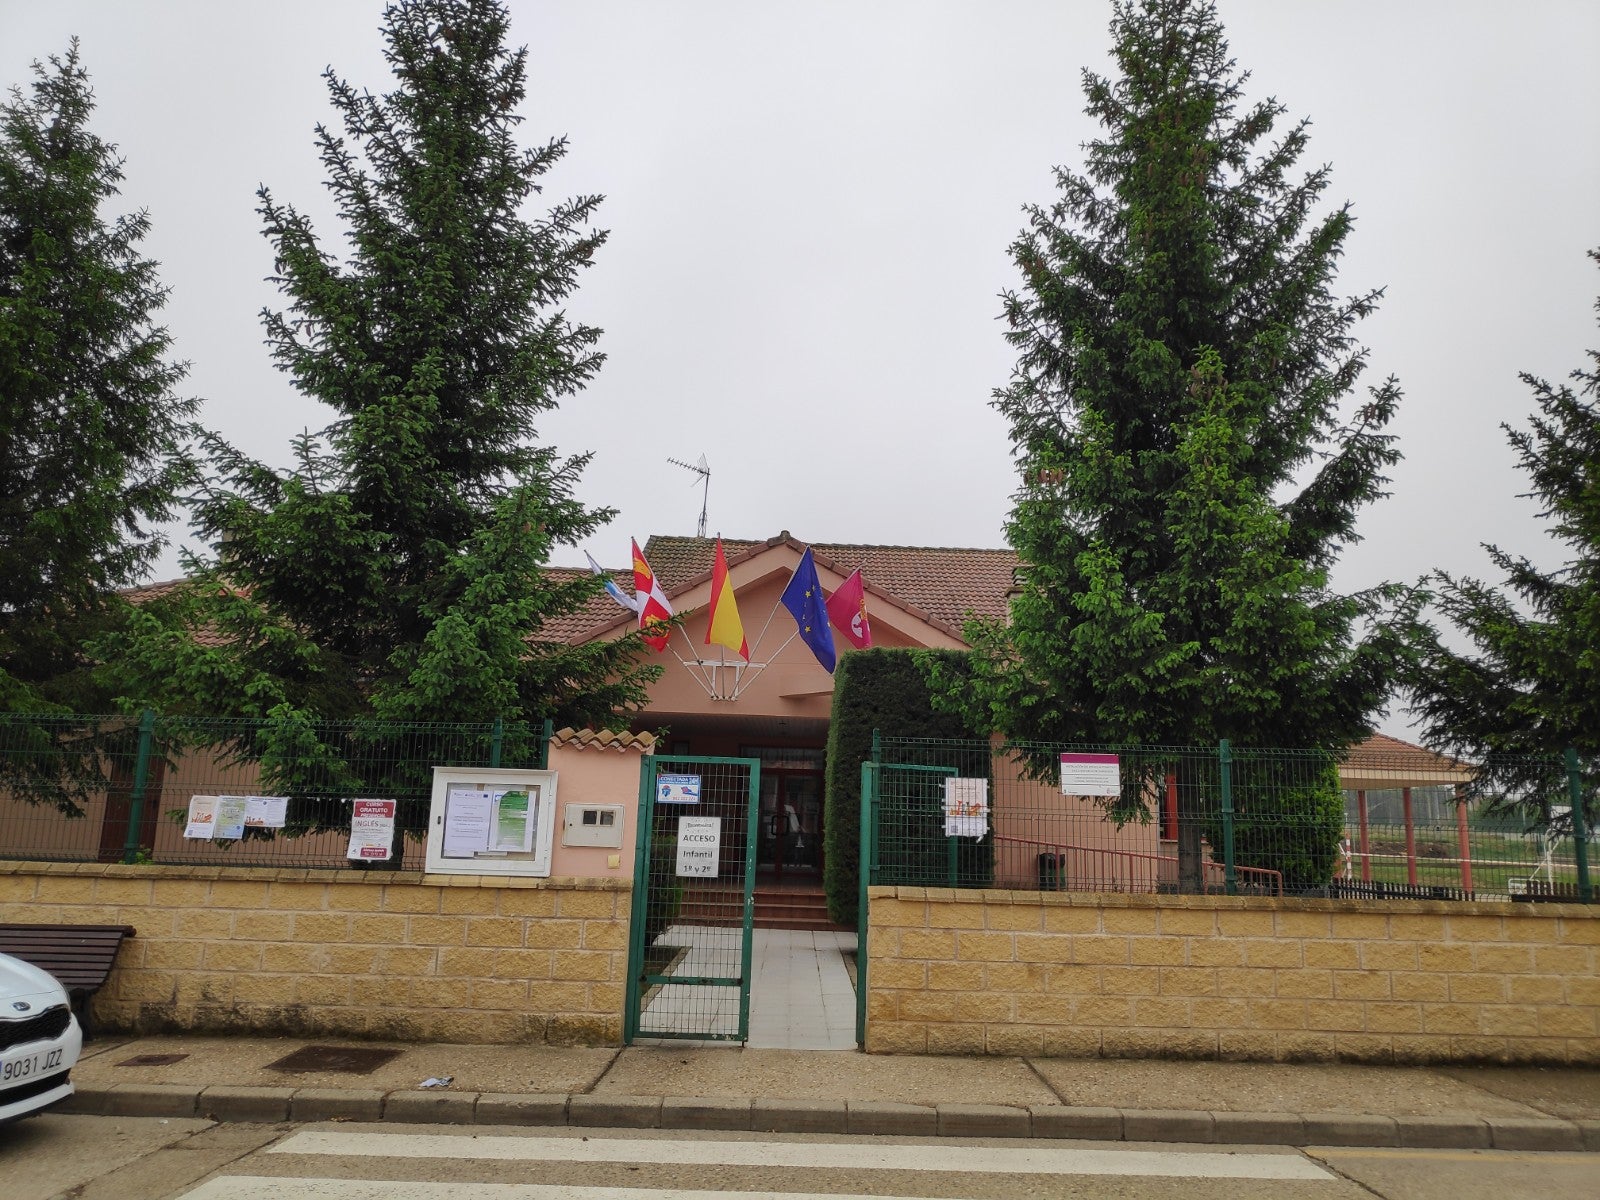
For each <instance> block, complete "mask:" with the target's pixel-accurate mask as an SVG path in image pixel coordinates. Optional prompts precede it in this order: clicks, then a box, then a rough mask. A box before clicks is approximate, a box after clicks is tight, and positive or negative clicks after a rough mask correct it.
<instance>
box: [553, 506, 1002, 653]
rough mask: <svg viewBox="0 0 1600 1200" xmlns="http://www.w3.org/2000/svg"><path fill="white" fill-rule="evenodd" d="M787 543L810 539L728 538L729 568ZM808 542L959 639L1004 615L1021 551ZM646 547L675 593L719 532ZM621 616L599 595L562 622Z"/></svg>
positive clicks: (826, 560)
mask: <svg viewBox="0 0 1600 1200" xmlns="http://www.w3.org/2000/svg"><path fill="white" fill-rule="evenodd" d="M782 545H789V546H792V547H794V548H795V549H796V550H797V551H803V550H805V548H806V547H807V545H808V543H805V542H801V541H799V540H797V539H796V538H794V537H793V536H792V535H791V534H790V533H789V531H788V530H784V531H783V532H782V533H780V534H778V535H777V536H776V537H772V538H767V539H765V540H763V541H752V540H746V539H742V538H726V537H725V538H723V539H722V550H723V554H724V555H726V557H727V560H728V566H729V568H730V569H731V568H733V567H736V566H737V565H738V564H739V563H741V562H744V561H746V560H748V559H751V558H754V557H755V556H757V555H759V554H762V553H764V552H766V551H768V550H771V549H773V548H775V547H778V546H782ZM809 545H810V548H811V551H812V553H813V554H814V555H815V557H816V560H817V563H818V565H820V566H822V567H824V568H827V569H831V570H833V571H835V572H837V573H838V574H840V575H848V574H850V572H851V571H854V570H856V569H858V568H859V569H860V571H861V576H862V579H863V580H864V581H865V582H866V585H867V588H868V590H869V592H870V593H871V594H873V595H874V596H875V597H876V598H877V599H878V600H879V601H887V602H888V603H890V604H892V605H893V606H894V607H897V608H901V609H904V610H906V611H908V612H910V613H911V614H913V615H914V616H917V617H919V618H921V619H923V620H926V621H929V622H930V623H931V624H934V625H937V626H939V627H941V628H943V629H944V630H945V631H946V632H948V633H950V634H951V635H952V636H954V637H957V638H959V637H961V631H962V626H963V624H964V623H965V622H966V620H967V618H968V617H974V616H975V617H984V618H996V619H998V618H1001V617H1004V616H1005V614H1006V593H1007V592H1008V591H1009V590H1010V588H1011V579H1012V571H1013V570H1014V569H1015V567H1016V565H1017V555H1016V552H1015V551H1012V550H980V549H966V548H957V547H926V546H867V545H853V544H842V543H823V542H812V543H809ZM644 554H645V558H647V559H648V560H649V561H650V567H651V569H652V570H654V571H655V573H656V578H657V579H659V580H660V581H661V586H662V589H663V590H664V591H665V592H666V593H667V596H668V597H669V598H671V597H673V596H675V595H676V594H678V593H680V592H683V591H687V590H689V589H690V588H692V587H695V586H697V585H698V584H700V583H701V582H703V581H704V580H706V579H708V578H709V577H710V574H711V566H712V562H713V560H714V558H715V555H716V539H715V538H701V537H663V536H655V537H652V538H651V539H650V540H649V541H648V542H646V543H645V549H644ZM611 575H612V578H614V579H615V580H616V581H617V583H618V584H620V585H621V587H622V589H623V590H624V591H626V592H631V591H632V590H633V571H632V568H631V567H630V568H627V569H625V570H620V571H613V572H611ZM619 619H626V614H624V613H622V612H621V610H619V609H618V608H617V606H616V603H615V602H614V601H612V600H610V599H608V598H606V597H605V596H600V597H598V598H597V599H596V601H595V602H593V603H592V604H591V605H590V606H589V608H588V609H586V610H585V611H584V612H583V613H581V614H575V615H574V617H573V618H571V619H568V620H564V621H563V622H562V623H561V624H562V628H563V629H570V630H571V634H570V636H571V637H573V638H574V639H577V638H580V637H583V636H591V635H593V634H594V633H596V632H598V631H599V630H601V629H603V628H607V627H609V626H611V625H614V624H616V623H617V621H618V620H619ZM546 628H547V631H548V632H549V633H550V634H551V636H559V635H558V634H557V632H556V627H555V625H554V624H552V625H550V626H547V627H546Z"/></svg>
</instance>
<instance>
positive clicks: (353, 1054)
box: [267, 1046, 404, 1075]
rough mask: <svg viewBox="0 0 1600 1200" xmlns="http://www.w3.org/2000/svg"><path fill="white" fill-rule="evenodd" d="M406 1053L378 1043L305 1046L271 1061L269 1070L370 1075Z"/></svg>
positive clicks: (295, 1072)
mask: <svg viewBox="0 0 1600 1200" xmlns="http://www.w3.org/2000/svg"><path fill="white" fill-rule="evenodd" d="M403 1053H404V1051H402V1050H385V1049H383V1048H381V1047H378V1046H301V1047H300V1049H298V1050H296V1051H295V1052H294V1053H293V1054H286V1055H284V1056H283V1057H282V1058H280V1059H278V1061H277V1062H270V1063H268V1064H267V1070H269V1071H285V1072H289V1073H291V1074H310V1073H312V1072H316V1071H329V1072H336V1073H338V1074H341V1075H370V1074H372V1072H374V1071H376V1070H377V1069H378V1068H379V1067H381V1066H383V1065H384V1063H387V1062H392V1061H393V1060H394V1059H397V1058H399V1057H400V1055H401V1054H403Z"/></svg>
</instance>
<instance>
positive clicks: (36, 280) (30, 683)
mask: <svg viewBox="0 0 1600 1200" xmlns="http://www.w3.org/2000/svg"><path fill="white" fill-rule="evenodd" d="M93 111H94V93H93V91H92V90H91V88H90V85H89V77H88V74H87V73H86V72H85V70H84V68H83V65H82V63H81V61H80V60H79V57H78V47H77V43H76V42H74V43H73V44H72V46H71V48H70V49H69V50H68V51H67V53H66V55H65V56H64V57H52V58H51V59H50V61H49V64H48V65H44V64H40V63H35V64H34V80H33V84H32V87H31V89H30V90H29V91H27V92H24V91H23V90H22V89H21V88H13V89H12V90H11V93H10V99H9V100H8V101H6V102H5V103H3V104H0V712H13V713H18V712H20V713H50V712H56V713H82V712H99V711H102V709H103V708H104V707H105V706H106V705H108V704H109V697H108V696H107V695H106V694H105V693H104V692H102V691H101V690H100V689H99V688H98V687H97V685H96V684H95V682H94V680H93V679H92V677H91V674H90V671H89V669H88V668H89V663H88V660H87V658H86V657H85V655H84V643H85V641H86V640H87V639H89V638H91V637H93V636H95V635H97V634H99V633H103V632H104V631H105V630H106V629H108V628H110V627H113V626H114V625H115V624H116V623H117V622H118V621H119V619H120V617H121V615H122V614H123V613H124V612H125V610H126V606H125V605H124V603H123V602H122V601H121V600H120V599H119V598H118V596H117V595H116V592H117V590H118V589H120V588H125V587H127V586H128V585H130V584H133V583H136V582H138V581H139V580H140V579H142V578H143V577H144V575H145V574H146V572H147V571H148V569H149V567H150V565H151V563H152V561H153V560H154V559H155V557H156V556H157V555H158V554H159V553H160V551H161V548H162V546H163V544H164V541H163V538H162V536H161V534H160V532H159V529H158V527H159V525H160V524H161V523H162V522H164V521H167V520H169V519H171V518H172V517H173V516H174V515H175V510H176V507H177V502H178V492H179V490H180V489H181V487H182V486H183V481H184V478H185V469H186V461H187V460H186V459H185V457H184V455H183V453H182V449H181V442H182V438H183V433H184V429H185V425H186V421H187V418H188V417H189V416H190V414H191V413H192V411H193V409H194V402H193V401H191V400H187V399H181V398H179V397H177V396H175V395H174V394H173V389H174V388H175V387H176V386H177V385H178V383H179V381H180V380H182V378H183V376H184V374H185V367H184V366H183V365H182V364H179V363H175V362H172V361H170V360H169V359H168V357H167V354H168V350H169V349H170V344H171V339H170V338H169V337H168V335H167V331H166V330H165V329H164V328H162V327H160V326H159V325H157V324H155V318H156V314H157V313H158V312H159V311H160V309H161V307H162V305H163V304H164V303H165V300H166V295H167V293H166V290H165V289H164V288H163V287H162V286H161V284H160V282H159V281H158V279H157V276H156V264H155V263H154V262H152V261H151V260H149V259H147V258H144V257H143V256H142V255H141V254H140V252H139V243H140V242H141V241H142V240H143V238H144V237H145V235H146V234H147V233H148V232H149V230H150V219H149V217H148V215H147V214H146V213H144V212H136V213H132V214H129V215H124V216H112V215H110V214H108V213H107V212H106V211H105V209H106V208H107V206H108V205H109V204H110V203H111V202H113V201H114V200H115V198H116V197H117V196H118V194H119V188H118V185H119V184H120V183H121V181H122V178H123V175H122V159H121V158H120V157H119V156H118V154H117V150H116V147H115V146H112V145H110V144H109V143H107V142H105V141H104V140H102V139H101V138H100V137H99V136H97V135H96V134H95V133H94V132H93V131H92V130H91V129H90V127H89V118H90V116H91V114H92V113H93Z"/></svg>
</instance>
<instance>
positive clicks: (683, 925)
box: [623, 755, 761, 1044]
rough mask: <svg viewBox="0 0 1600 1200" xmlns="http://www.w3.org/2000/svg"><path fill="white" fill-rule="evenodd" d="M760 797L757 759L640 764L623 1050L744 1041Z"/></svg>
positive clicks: (665, 758) (655, 759)
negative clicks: (661, 1042)
mask: <svg viewBox="0 0 1600 1200" xmlns="http://www.w3.org/2000/svg"><path fill="white" fill-rule="evenodd" d="M760 795H761V764H760V762H759V761H758V760H756V759H753V758H691V757H686V756H682V755H647V756H646V757H645V759H644V762H643V765H642V767H641V769H640V772H639V829H638V840H637V844H636V847H635V852H634V871H633V923H632V929H631V935H630V940H629V944H628V995H627V1012H626V1019H625V1023H624V1026H623V1039H624V1041H626V1042H627V1043H629V1044H632V1042H633V1041H634V1040H635V1039H636V1038H641V1037H649V1038H693V1039H697V1040H702V1039H709V1040H716V1041H733V1042H743V1041H745V1040H747V1038H748V1036H749V1031H750V943H751V926H752V922H753V918H754V916H755V869H756V832H757V826H756V814H757V806H758V804H759V802H760Z"/></svg>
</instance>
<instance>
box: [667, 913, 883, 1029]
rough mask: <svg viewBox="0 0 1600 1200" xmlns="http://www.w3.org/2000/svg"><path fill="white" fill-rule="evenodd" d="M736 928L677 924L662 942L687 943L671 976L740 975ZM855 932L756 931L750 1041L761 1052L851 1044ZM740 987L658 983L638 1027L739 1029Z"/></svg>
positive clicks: (854, 1014) (854, 1021)
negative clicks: (850, 966)
mask: <svg viewBox="0 0 1600 1200" xmlns="http://www.w3.org/2000/svg"><path fill="white" fill-rule="evenodd" d="M738 934H739V931H738V930H737V929H708V928H706V927H703V926H677V925H675V926H673V927H672V928H671V929H669V930H668V931H667V932H666V934H665V935H664V937H663V938H662V941H663V943H671V944H674V945H681V946H687V947H689V953H688V954H687V956H685V957H684V958H683V959H682V960H681V961H680V962H679V963H678V964H677V965H676V966H675V967H673V969H672V973H673V974H674V975H683V976H691V977H692V976H700V977H704V976H708V975H709V976H721V977H727V976H731V975H737V974H738V969H739V968H738V962H739V959H738V955H739V951H738ZM855 945H856V935H855V934H853V933H834V932H827V931H820V932H813V931H811V930H803V929H757V930H754V931H753V932H752V937H751V952H750V959H751V962H750V970H751V981H750V1040H749V1042H748V1043H747V1044H748V1045H750V1046H751V1047H754V1048H757V1049H762V1050H854V1049H855V1048H856V993H855V989H854V988H852V987H851V986H850V976H849V974H848V973H847V972H846V971H845V966H844V958H843V957H842V954H841V951H843V950H853V949H855ZM738 1025H739V992H738V989H737V988H732V987H709V986H700V985H683V986H669V987H663V988H661V989H660V990H659V991H658V992H657V993H656V994H655V995H654V996H653V997H651V998H650V999H649V1001H648V1002H647V1003H646V1005H645V1010H644V1013H643V1014H642V1015H641V1020H640V1023H639V1032H640V1033H641V1034H642V1035H644V1036H646V1037H648V1036H649V1035H651V1034H655V1033H668V1032H673V1033H687V1032H689V1031H691V1030H697V1031H704V1032H712V1031H715V1032H717V1033H734V1032H736V1031H737V1029H738Z"/></svg>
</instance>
